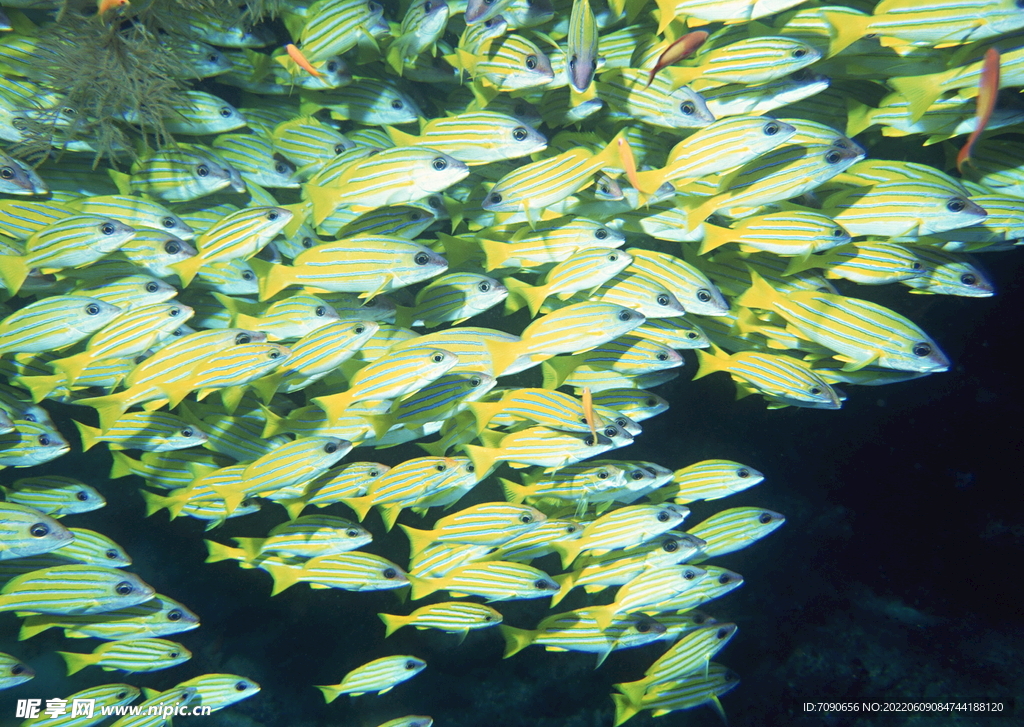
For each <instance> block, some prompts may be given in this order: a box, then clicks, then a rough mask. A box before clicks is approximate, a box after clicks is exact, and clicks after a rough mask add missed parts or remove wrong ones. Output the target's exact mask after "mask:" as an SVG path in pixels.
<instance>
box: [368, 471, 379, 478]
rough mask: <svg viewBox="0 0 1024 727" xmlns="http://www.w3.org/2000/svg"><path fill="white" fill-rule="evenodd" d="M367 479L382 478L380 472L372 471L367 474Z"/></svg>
mask: <svg viewBox="0 0 1024 727" xmlns="http://www.w3.org/2000/svg"><path fill="white" fill-rule="evenodd" d="M366 476H367V477H380V470H370V471H369V472H367V473H366Z"/></svg>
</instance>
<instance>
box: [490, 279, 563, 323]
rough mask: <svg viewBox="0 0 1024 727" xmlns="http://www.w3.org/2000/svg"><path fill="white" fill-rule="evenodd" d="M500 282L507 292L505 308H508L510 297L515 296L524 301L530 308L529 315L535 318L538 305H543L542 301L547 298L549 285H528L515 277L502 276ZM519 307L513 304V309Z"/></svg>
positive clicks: (538, 308)
mask: <svg viewBox="0 0 1024 727" xmlns="http://www.w3.org/2000/svg"><path fill="white" fill-rule="evenodd" d="M501 282H502V283H503V284H504V285H505V287H506V288H507V289H508V293H509V295H508V298H506V299H505V309H506V310H508V308H509V307H510V306H509V301H510V300H511V299H512V296H515V297H517V298H519V299H521V300H523V301H525V302H526V305H527V307H529V309H530V315H531V316H533V317H535V318H536V316H537V312H538V311H539V310H540V307H541V306H542V305H544V301H545V300H546V299H547V297H548V292H549V291H550V289H551V286H549V285H530V284H529V283H524V282H523V281H522V280H517V279H516V278H502V281H501ZM513 305H515V304H513ZM519 308H520V306H515V310H519ZM510 312H514V311H510Z"/></svg>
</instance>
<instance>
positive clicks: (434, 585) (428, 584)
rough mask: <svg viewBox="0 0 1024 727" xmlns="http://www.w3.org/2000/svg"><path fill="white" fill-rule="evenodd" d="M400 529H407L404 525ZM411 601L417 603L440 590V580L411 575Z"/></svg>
mask: <svg viewBox="0 0 1024 727" xmlns="http://www.w3.org/2000/svg"><path fill="white" fill-rule="evenodd" d="M399 527H405V526H404V525H402V526H399ZM408 578H409V585H410V586H411V588H410V589H409V600H410V601H417V600H419V599H421V598H424V597H425V596H429V595H430V594H431V593H433V592H434V591H436V590H438V588H440V583H439V581H440V580H441V579H440V578H424V577H422V576H414V575H412V574H409V576H408Z"/></svg>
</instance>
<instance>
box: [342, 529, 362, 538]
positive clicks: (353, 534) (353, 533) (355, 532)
mask: <svg viewBox="0 0 1024 727" xmlns="http://www.w3.org/2000/svg"><path fill="white" fill-rule="evenodd" d="M345 535H347V536H348V537H350V538H358V537H359V531H358V530H356V529H355V528H349V529H348V530H346V531H345Z"/></svg>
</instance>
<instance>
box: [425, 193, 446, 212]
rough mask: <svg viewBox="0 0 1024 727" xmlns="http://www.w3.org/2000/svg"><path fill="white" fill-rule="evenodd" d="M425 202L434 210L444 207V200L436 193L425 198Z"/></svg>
mask: <svg viewBox="0 0 1024 727" xmlns="http://www.w3.org/2000/svg"><path fill="white" fill-rule="evenodd" d="M427 204H428V205H430V206H431V207H433V208H434V209H436V210H439V209H442V208H443V207H444V201H443V200H442V199H441V198H440V197H438V196H437V195H436V194H435V195H434V196H432V197H428V198H427Z"/></svg>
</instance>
